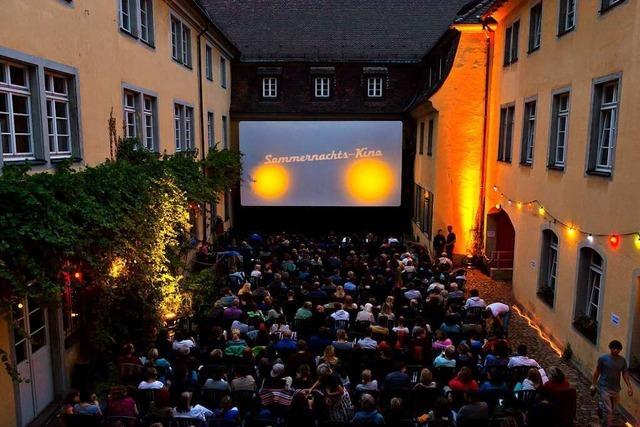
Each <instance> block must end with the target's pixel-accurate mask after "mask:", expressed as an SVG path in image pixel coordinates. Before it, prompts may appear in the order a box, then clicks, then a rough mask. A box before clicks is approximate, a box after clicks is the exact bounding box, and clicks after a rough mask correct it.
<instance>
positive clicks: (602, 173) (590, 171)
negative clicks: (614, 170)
mask: <svg viewBox="0 0 640 427" xmlns="http://www.w3.org/2000/svg"><path fill="white" fill-rule="evenodd" d="M587 175H592V176H601V177H604V178H611V171H599V170H594V169H587Z"/></svg>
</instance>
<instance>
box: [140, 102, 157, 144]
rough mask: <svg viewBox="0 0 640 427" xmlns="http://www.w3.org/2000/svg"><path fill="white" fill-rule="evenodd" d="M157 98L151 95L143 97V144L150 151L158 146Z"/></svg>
mask: <svg viewBox="0 0 640 427" xmlns="http://www.w3.org/2000/svg"><path fill="white" fill-rule="evenodd" d="M155 102H156V101H155V98H153V97H151V96H144V97H143V110H142V117H143V121H144V141H143V146H144V148H146V149H147V150H149V151H154V150H155V147H156V143H155V140H156V132H155V128H156V126H155Z"/></svg>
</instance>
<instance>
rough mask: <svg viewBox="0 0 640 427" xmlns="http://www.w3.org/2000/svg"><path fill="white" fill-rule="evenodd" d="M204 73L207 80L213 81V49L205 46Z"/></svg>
mask: <svg viewBox="0 0 640 427" xmlns="http://www.w3.org/2000/svg"><path fill="white" fill-rule="evenodd" d="M204 73H205V76H206V77H207V80H210V81H213V48H212V47H211V46H209V45H208V44H205V45H204Z"/></svg>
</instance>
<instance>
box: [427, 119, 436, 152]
mask: <svg viewBox="0 0 640 427" xmlns="http://www.w3.org/2000/svg"><path fill="white" fill-rule="evenodd" d="M434 130H435V119H433V118H431V119H429V126H428V130H427V132H428V133H427V156H433V141H434Z"/></svg>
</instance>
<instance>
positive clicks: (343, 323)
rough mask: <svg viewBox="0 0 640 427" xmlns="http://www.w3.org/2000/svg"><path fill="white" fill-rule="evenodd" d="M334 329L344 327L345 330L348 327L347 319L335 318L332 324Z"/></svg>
mask: <svg viewBox="0 0 640 427" xmlns="http://www.w3.org/2000/svg"><path fill="white" fill-rule="evenodd" d="M333 326H334V329H336V330H338V329H344V330H345V331H346V330H348V329H349V321H348V320H336V321H335V323H334V324H333Z"/></svg>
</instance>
